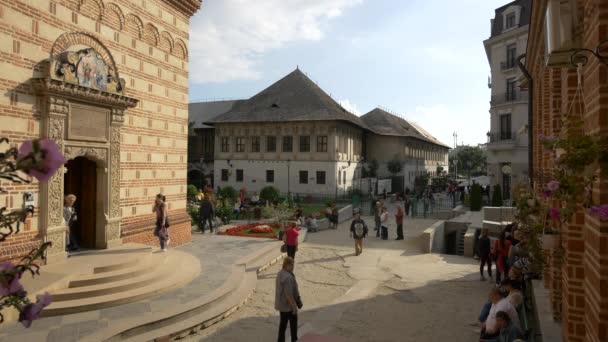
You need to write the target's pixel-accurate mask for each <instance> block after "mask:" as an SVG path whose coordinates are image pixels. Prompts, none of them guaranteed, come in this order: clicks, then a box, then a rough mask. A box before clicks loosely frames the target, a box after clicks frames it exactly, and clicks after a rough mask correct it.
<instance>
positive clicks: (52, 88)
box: [32, 32, 138, 262]
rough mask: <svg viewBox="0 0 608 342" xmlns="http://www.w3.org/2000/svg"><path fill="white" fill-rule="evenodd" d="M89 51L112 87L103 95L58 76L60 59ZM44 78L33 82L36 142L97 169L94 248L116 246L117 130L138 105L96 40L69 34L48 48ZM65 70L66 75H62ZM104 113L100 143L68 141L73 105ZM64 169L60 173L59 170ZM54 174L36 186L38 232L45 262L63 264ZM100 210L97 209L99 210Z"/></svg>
mask: <svg viewBox="0 0 608 342" xmlns="http://www.w3.org/2000/svg"><path fill="white" fill-rule="evenodd" d="M83 45H84V46H87V47H90V48H92V49H94V50H95V51H96V52H97V53H98V54H99V55H100V56H101V58H102V59H103V62H104V63H106V65H107V67H108V70H110V71H111V72H112V76H113V77H114V80H115V81H116V82H115V83H114V84H112V87H109V86H108V90H107V91H102V90H98V89H94V88H90V87H85V86H81V85H79V84H78V80H77V78H76V77H75V75H74V74H73V73H72V74H62V73H58V72H57V70H59V69H60V65H63V66H65V65H66V62H65V61H64V60H62V54H65V52H66V51H69V48H70V47H72V46H83ZM41 64H42V69H43V70H44V71H43V76H44V77H41V78H34V79H32V84H33V85H34V88H35V89H36V93H37V95H38V97H39V99H38V101H39V102H38V103H39V105H40V116H41V118H40V120H41V137H45V138H50V139H52V140H54V141H55V143H56V144H57V145H58V146H59V148H60V150H61V152H62V153H63V154H64V156H65V157H66V159H74V158H76V157H80V156H83V157H87V158H88V159H91V160H93V161H95V163H96V164H97V167H98V168H97V171H98V172H97V182H98V183H97V185H98V188H97V198H98V199H99V200H100V201H101V204H98V207H97V211H98V214H97V218H96V246H95V247H96V248H111V247H113V246H117V245H120V244H121V243H122V241H121V231H120V222H121V214H120V137H121V135H120V129H121V126H122V124H123V122H124V112H125V110H126V109H128V108H132V107H135V106H136V105H137V103H138V100H136V99H133V98H130V97H127V96H125V95H124V80H122V79H120V78H119V77H118V71H117V69H116V65H115V63H114V59H113V58H112V55H111V54H110V52H109V50H108V49H107V48H106V47H105V46H104V45H103V44H102V43H101V42H100V40H99V39H97V38H96V37H95V36H93V35H92V34H89V33H84V32H68V33H64V34H63V35H61V36H60V37H59V38H58V39H57V40H56V41H55V44H54V45H53V48H52V50H51V57H50V58H49V60H46V61H43V62H42V63H41ZM64 70H65V69H64ZM76 103H77V104H80V105H84V106H88V107H90V108H92V109H103V110H106V111H108V118H107V120H106V124H107V131H106V132H107V134H106V135H105V138H104V139H101V140H100V139H86V137H84V138H82V137H79V138H77V139H71V138H70V136H71V135H70V133H69V132H68V129H69V122H68V120H70V119H71V117H72V116H71V115H72V114H73V109H72V104H76ZM63 169H65V167H63ZM63 169H62V170H60V171H58V172H57V173H56V174H55V175H53V177H52V178H51V179H50V180H49V181H48V183H41V185H40V201H39V203H40V210H39V213H40V227H41V228H40V229H41V230H45V234H43V235H45V240H46V241H50V242H52V246H51V247H50V248H49V249H48V250H47V257H48V262H53V261H55V260H61V259H64V258H65V257H66V256H67V254H66V252H65V248H66V246H65V242H66V227H65V224H64V222H63V198H64V194H63V191H64V172H65V170H63ZM99 205H101V207H100V206H99Z"/></svg>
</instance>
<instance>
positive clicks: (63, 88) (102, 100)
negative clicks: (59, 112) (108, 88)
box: [32, 78, 139, 109]
mask: <svg viewBox="0 0 608 342" xmlns="http://www.w3.org/2000/svg"><path fill="white" fill-rule="evenodd" d="M32 83H33V85H34V88H35V89H36V90H37V92H38V93H39V94H50V95H53V96H63V97H69V98H75V99H80V100H83V101H87V102H94V103H96V104H99V105H106V106H109V107H119V108H123V109H124V108H132V107H135V106H137V103H138V102H139V100H137V99H134V98H131V97H128V96H123V95H119V94H113V93H109V92H105V91H101V90H98V89H93V88H87V87H83V86H80V85H77V84H72V83H68V82H64V81H61V80H55V79H50V78H36V79H33V80H32Z"/></svg>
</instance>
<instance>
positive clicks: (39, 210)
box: [0, 0, 201, 261]
mask: <svg viewBox="0 0 608 342" xmlns="http://www.w3.org/2000/svg"><path fill="white" fill-rule="evenodd" d="M200 3H201V2H200V0H137V1H130V0H112V1H105V0H37V1H21V0H17V1H7V0H0V27H1V30H0V51H1V52H2V53H1V54H0V68H1V70H3V73H2V75H0V88H1V89H0V91H1V92H2V94H3V95H4V96H1V97H0V110H1V112H0V136H2V137H6V138H9V139H10V142H11V143H12V144H15V145H18V144H20V143H21V142H23V141H25V140H29V139H34V138H39V137H46V138H51V139H53V140H54V141H55V142H56V143H57V144H58V145H59V147H60V148H61V150H62V152H63V154H64V156H65V157H66V159H67V160H68V162H67V163H66V164H65V166H64V167H63V169H60V170H59V171H58V172H57V174H55V175H54V176H53V177H52V178H51V179H50V180H49V182H48V183H43V184H40V183H37V182H35V181H34V182H33V183H31V184H27V185H16V186H12V187H10V188H9V189H10V191H9V192H8V193H5V194H0V206H2V207H7V208H8V209H10V208H19V207H21V206H22V205H23V193H24V192H31V193H33V195H34V203H35V204H34V205H35V209H36V210H35V214H34V216H33V217H32V218H30V219H28V221H27V222H26V227H25V229H24V230H22V232H21V233H20V234H17V235H14V236H12V237H11V238H9V239H8V240H7V241H5V242H4V243H3V244H2V245H0V260H5V259H15V258H18V257H20V256H21V255H23V254H24V253H27V252H28V251H29V250H31V249H32V248H34V247H36V246H38V245H39V244H40V242H42V241H51V242H52V243H53V245H52V247H51V248H50V249H49V250H48V257H49V261H54V260H61V259H62V258H65V256H66V252H65V248H66V246H65V242H66V238H65V235H66V229H65V224H64V222H63V198H64V196H65V195H67V194H74V195H76V196H77V202H76V209H77V212H78V218H79V219H78V223H77V226H76V232H77V236H78V239H79V244H80V245H81V247H83V248H87V249H104V248H110V247H113V246H117V245H120V244H123V243H128V242H138V243H146V244H155V242H156V240H155V238H154V236H153V234H152V231H153V227H154V220H155V218H154V214H153V213H152V205H153V202H154V197H155V196H156V194H158V193H162V194H163V195H165V196H166V198H167V202H168V209H169V217H170V220H171V237H172V243H173V244H181V243H184V242H187V241H189V240H190V220H189V217H188V215H187V213H186V210H185V207H186V197H185V193H186V191H185V190H186V189H185V187H186V159H187V131H188V49H187V46H188V31H189V21H190V17H191V16H192V15H193V14H194V13H195V12H196V11H197V10H198V9H199V7H200Z"/></svg>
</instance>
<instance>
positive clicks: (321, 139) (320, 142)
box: [317, 135, 327, 184]
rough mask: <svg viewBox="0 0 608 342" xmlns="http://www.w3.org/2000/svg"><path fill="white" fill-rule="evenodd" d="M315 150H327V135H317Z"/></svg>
mask: <svg viewBox="0 0 608 342" xmlns="http://www.w3.org/2000/svg"><path fill="white" fill-rule="evenodd" d="M317 152H327V135H320V136H318V137H317ZM323 184H325V182H324V183H323Z"/></svg>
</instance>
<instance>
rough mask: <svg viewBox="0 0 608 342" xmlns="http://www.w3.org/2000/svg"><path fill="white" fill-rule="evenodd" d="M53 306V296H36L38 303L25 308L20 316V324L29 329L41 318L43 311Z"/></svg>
mask: <svg viewBox="0 0 608 342" xmlns="http://www.w3.org/2000/svg"><path fill="white" fill-rule="evenodd" d="M49 304H51V295H49V294H48V292H47V293H45V294H43V295H38V296H36V303H34V304H28V305H26V306H24V307H23V308H22V309H21V310H20V311H21V313H20V314H19V322H21V324H23V326H24V327H26V328H29V327H30V325H32V321H34V320H36V319H38V318H39V317H40V313H41V312H42V309H44V308H45V307H46V306H48V305H49Z"/></svg>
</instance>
